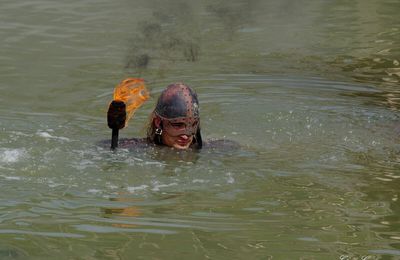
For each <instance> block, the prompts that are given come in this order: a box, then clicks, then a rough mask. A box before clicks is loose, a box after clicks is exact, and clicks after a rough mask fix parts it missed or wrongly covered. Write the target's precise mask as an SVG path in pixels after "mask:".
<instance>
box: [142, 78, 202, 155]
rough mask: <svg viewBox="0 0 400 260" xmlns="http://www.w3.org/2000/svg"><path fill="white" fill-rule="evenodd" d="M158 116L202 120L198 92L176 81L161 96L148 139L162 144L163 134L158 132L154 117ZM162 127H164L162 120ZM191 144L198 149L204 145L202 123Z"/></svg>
mask: <svg viewBox="0 0 400 260" xmlns="http://www.w3.org/2000/svg"><path fill="white" fill-rule="evenodd" d="M157 117H161V118H166V119H177V118H188V117H189V118H190V117H192V118H196V119H198V120H200V113H199V101H198V99H197V94H196V92H195V91H194V90H192V89H191V88H190V87H189V86H187V85H185V84H183V83H174V84H171V85H169V86H168V87H167V88H166V89H165V90H164V91H163V92H162V93H161V95H160V96H159V98H158V100H157V105H156V107H155V109H154V111H153V112H152V113H151V115H150V119H149V125H148V128H147V140H148V141H149V142H151V143H154V144H157V145H162V144H163V143H162V139H161V136H160V135H157V134H156V128H157V127H156V126H155V123H154V119H155V118H157ZM160 128H161V129H162V128H163V126H162V122H161V125H160ZM191 145H193V147H195V148H197V149H201V148H202V146H203V141H202V137H201V131H200V124H199V126H198V127H197V130H196V133H195V135H194V136H193V141H192V144H191Z"/></svg>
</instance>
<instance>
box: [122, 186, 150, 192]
mask: <svg viewBox="0 0 400 260" xmlns="http://www.w3.org/2000/svg"><path fill="white" fill-rule="evenodd" d="M148 187H149V186H148V185H145V184H143V185H140V186H136V187H127V188H126V189H127V190H128V191H129V192H131V193H133V192H135V191H139V190H145V189H147V188H148Z"/></svg>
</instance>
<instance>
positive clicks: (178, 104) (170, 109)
mask: <svg viewBox="0 0 400 260" xmlns="http://www.w3.org/2000/svg"><path fill="white" fill-rule="evenodd" d="M155 113H156V114H157V115H158V116H160V117H163V118H167V119H174V118H199V117H200V114H199V101H198V99H197V94H196V93H195V92H194V91H193V90H192V89H191V88H190V87H188V86H186V85H184V84H183V83H175V84H171V85H169V86H168V87H167V88H166V89H165V90H164V91H163V92H162V93H161V95H160V97H159V98H158V101H157V106H156V109H155Z"/></svg>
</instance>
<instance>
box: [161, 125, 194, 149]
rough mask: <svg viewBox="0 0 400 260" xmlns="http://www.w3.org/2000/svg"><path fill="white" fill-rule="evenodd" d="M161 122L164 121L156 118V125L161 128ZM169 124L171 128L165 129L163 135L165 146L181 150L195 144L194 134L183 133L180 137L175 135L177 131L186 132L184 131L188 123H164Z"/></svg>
mask: <svg viewBox="0 0 400 260" xmlns="http://www.w3.org/2000/svg"><path fill="white" fill-rule="evenodd" d="M161 121H162V120H161V119H160V118H155V121H154V123H155V125H156V126H157V127H160V125H161ZM167 124H169V127H164V128H163V132H162V135H161V139H162V142H163V144H164V145H166V146H169V147H173V148H176V149H180V150H184V149H188V148H189V147H190V145H191V144H192V142H193V136H194V134H192V133H182V134H179V135H175V133H176V132H177V131H181V130H183V131H182V132H185V131H184V130H185V129H186V127H187V125H186V122H185V121H184V120H182V121H181V122H180V121H179V120H178V121H176V120H175V121H174V123H167V122H164V123H163V125H167ZM189 132H191V131H189Z"/></svg>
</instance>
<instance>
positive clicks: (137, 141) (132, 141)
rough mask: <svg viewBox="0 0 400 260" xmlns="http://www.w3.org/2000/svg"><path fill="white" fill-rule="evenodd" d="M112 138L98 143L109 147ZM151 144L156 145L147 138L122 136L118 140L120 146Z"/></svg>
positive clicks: (134, 146) (142, 146)
mask: <svg viewBox="0 0 400 260" xmlns="http://www.w3.org/2000/svg"><path fill="white" fill-rule="evenodd" d="M110 144H111V143H110V140H102V141H100V142H99V143H98V145H99V146H101V147H109V146H110ZM149 146H154V145H153V144H151V143H149V142H148V141H147V138H121V139H119V140H118V148H124V149H129V148H147V147H149Z"/></svg>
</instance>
